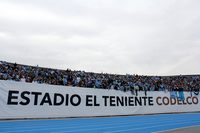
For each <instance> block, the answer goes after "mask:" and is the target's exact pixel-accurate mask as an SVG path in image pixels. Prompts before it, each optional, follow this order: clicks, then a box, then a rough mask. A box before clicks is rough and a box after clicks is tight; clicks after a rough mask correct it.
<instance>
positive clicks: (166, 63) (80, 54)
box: [0, 0, 200, 75]
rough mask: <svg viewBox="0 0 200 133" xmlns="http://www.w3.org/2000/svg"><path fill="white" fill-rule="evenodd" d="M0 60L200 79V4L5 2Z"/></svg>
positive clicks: (171, 0) (189, 0)
mask: <svg viewBox="0 0 200 133" xmlns="http://www.w3.org/2000/svg"><path fill="white" fill-rule="evenodd" d="M0 46H1V47H0V60H2V61H8V62H17V63H20V64H28V65H39V66H42V67H52V68H59V69H67V68H70V69H72V70H85V71H89V72H106V73H116V74H126V73H128V74H141V75H174V74H175V75H177V74H200V1H199V0H126V1H123V0H88V1H85V0H59V1H56V0H17V1H16V0H9V1H8V0H0Z"/></svg>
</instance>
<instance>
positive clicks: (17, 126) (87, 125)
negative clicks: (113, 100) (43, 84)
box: [0, 113, 200, 133]
mask: <svg viewBox="0 0 200 133" xmlns="http://www.w3.org/2000/svg"><path fill="white" fill-rule="evenodd" d="M198 125H200V113H185V114H160V115H144V116H124V117H106V118H67V119H59V120H18V121H0V133H133V132H134V133H151V132H158V131H164V130H170V129H175V128H181V127H188V126H198Z"/></svg>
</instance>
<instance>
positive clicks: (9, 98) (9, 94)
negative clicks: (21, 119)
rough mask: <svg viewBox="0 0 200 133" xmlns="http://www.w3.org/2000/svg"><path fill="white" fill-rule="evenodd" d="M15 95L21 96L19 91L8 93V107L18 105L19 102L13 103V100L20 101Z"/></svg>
mask: <svg viewBox="0 0 200 133" xmlns="http://www.w3.org/2000/svg"><path fill="white" fill-rule="evenodd" d="M13 94H19V91H9V92H8V100H7V104H8V105H18V102H16V101H12V100H15V99H18V96H14V95H13Z"/></svg>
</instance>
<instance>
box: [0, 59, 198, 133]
mask: <svg viewBox="0 0 200 133" xmlns="http://www.w3.org/2000/svg"><path fill="white" fill-rule="evenodd" d="M199 89H200V75H176V76H143V75H131V74H126V75H117V74H107V73H93V72H85V71H75V70H70V69H67V70H60V69H52V68H44V67H39V66H30V65H23V64H18V63H10V62H6V61H0V99H1V100H0V106H1V108H0V120H1V121H0V133H1V132H2V133H4V132H5V133H7V132H13V133H18V132H30V133H34V132H59V133H65V132H66V133H67V132H74V133H77V132H81V133H82V132H87V133H88V132H95V133H97V132H98V133H102V132H109V133H114V132H136V133H150V132H165V131H166V132H167V133H168V132H169V133H170V132H183V133H184V132H185V133H186V132H191V133H198V132H199V130H200V128H199V125H200V121H199V115H200V114H199V111H200V106H199V104H200V98H199V91H200V90H199ZM179 113H181V114H179ZM152 114H153V115H152ZM141 115H142V116H141ZM114 116H117V117H114ZM83 117H84V118H83ZM88 117H89V118H88ZM99 117H100V118H99ZM25 119H28V120H25ZM32 119H37V120H34V121H33V120H32ZM40 119H46V120H40ZM49 119H51V120H49ZM52 119H53V120H52ZM5 120H6V121H5ZM8 120H14V121H9V122H8ZM21 120H23V121H21ZM11 126H12V128H10V127H11ZM185 127H189V128H185ZM172 129H174V130H173V131H171V130H172ZM175 129H177V130H175Z"/></svg>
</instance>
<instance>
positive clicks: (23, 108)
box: [0, 80, 200, 119]
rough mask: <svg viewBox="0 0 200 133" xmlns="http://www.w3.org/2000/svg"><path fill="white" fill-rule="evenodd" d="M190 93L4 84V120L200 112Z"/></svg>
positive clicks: (0, 100)
mask: <svg viewBox="0 0 200 133" xmlns="http://www.w3.org/2000/svg"><path fill="white" fill-rule="evenodd" d="M199 104H200V97H199V95H196V94H193V93H190V92H184V93H179V92H173V93H169V92H147V95H145V93H144V92H139V93H138V95H137V96H136V95H133V94H132V93H131V92H122V91H117V90H104V89H92V88H91V89H90V88H79V87H67V86H57V85H47V84H35V83H22V82H15V81H3V80H0V119H17V118H57V117H85V116H110V115H136V114H154V113H175V112H197V111H200V106H199Z"/></svg>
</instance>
